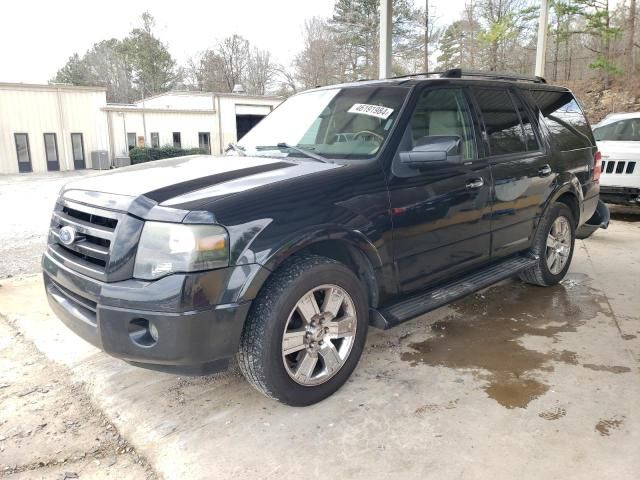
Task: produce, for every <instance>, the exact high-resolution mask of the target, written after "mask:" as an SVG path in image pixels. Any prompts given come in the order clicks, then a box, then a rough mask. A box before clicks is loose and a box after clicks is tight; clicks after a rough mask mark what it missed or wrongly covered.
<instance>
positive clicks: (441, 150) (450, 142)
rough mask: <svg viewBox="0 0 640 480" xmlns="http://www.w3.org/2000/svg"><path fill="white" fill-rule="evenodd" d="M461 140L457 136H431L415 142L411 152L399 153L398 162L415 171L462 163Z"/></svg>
mask: <svg viewBox="0 0 640 480" xmlns="http://www.w3.org/2000/svg"><path fill="white" fill-rule="evenodd" d="M461 150H462V138H460V137H459V136H457V135H433V136H427V137H422V138H420V139H418V141H416V144H415V146H414V147H413V150H411V151H409V152H400V161H401V162H402V163H403V164H404V165H406V166H407V167H410V168H415V169H417V170H420V169H423V168H428V167H430V166H435V165H446V164H456V163H460V162H461V161H462V155H460V152H461Z"/></svg>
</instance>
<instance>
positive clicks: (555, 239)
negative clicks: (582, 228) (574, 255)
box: [546, 216, 571, 275]
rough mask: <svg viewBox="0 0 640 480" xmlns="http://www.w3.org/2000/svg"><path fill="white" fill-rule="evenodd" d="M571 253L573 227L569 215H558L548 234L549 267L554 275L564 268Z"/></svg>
mask: <svg viewBox="0 0 640 480" xmlns="http://www.w3.org/2000/svg"><path fill="white" fill-rule="evenodd" d="M570 253H571V227H570V226H569V220H568V219H567V217H562V216H561V217H558V218H556V219H555V220H554V222H553V225H551V230H550V231H549V235H548V236H547V249H546V258H547V267H549V271H550V272H551V273H552V274H553V275H558V274H559V273H560V272H562V270H563V269H564V267H565V265H566V264H567V261H569V254H570Z"/></svg>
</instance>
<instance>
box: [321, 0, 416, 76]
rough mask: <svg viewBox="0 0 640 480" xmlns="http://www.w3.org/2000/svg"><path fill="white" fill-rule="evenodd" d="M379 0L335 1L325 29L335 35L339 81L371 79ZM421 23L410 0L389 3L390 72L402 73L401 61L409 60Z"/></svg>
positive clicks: (375, 65) (374, 66) (374, 68)
mask: <svg viewBox="0 0 640 480" xmlns="http://www.w3.org/2000/svg"><path fill="white" fill-rule="evenodd" d="M379 10H380V0H337V1H336V3H335V6H334V13H333V17H332V18H331V20H330V21H329V26H330V28H331V30H332V32H333V33H334V34H335V39H336V47H337V56H338V59H341V60H342V61H341V64H340V65H339V66H338V69H339V70H340V72H339V74H340V77H341V78H340V80H356V79H359V78H375V77H377V70H378V45H379V27H380V13H379ZM423 29H424V23H423V22H420V20H419V11H418V10H417V9H416V8H415V7H414V5H413V2H412V1H411V0H393V32H392V37H393V40H392V52H393V55H394V61H395V65H394V71H398V70H402V67H403V64H404V62H405V61H407V60H408V59H409V60H413V59H414V58H415V54H416V47H417V48H418V49H419V51H422V43H418V44H416V38H417V37H418V34H417V32H423Z"/></svg>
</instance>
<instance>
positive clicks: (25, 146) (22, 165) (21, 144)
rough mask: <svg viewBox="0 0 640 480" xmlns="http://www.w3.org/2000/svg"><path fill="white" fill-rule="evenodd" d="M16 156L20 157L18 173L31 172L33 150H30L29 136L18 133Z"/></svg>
mask: <svg viewBox="0 0 640 480" xmlns="http://www.w3.org/2000/svg"><path fill="white" fill-rule="evenodd" d="M14 136H15V140H16V155H17V157H18V171H19V172H30V171H31V149H30V148H29V135H28V134H26V133H16V134H15V135H14Z"/></svg>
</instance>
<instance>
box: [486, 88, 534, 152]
mask: <svg viewBox="0 0 640 480" xmlns="http://www.w3.org/2000/svg"><path fill="white" fill-rule="evenodd" d="M474 94H475V97H476V100H477V102H478V106H479V107H480V111H481V112H482V118H483V119H484V126H485V130H486V133H487V137H486V140H487V141H488V143H489V148H490V150H491V155H507V154H510V153H523V152H526V151H527V146H526V144H525V141H524V137H523V130H522V125H521V123H520V117H519V115H518V112H517V111H516V107H515V105H514V103H513V100H511V96H510V95H509V92H507V91H506V90H498V89H477V90H474ZM529 126H531V125H530V124H529Z"/></svg>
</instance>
